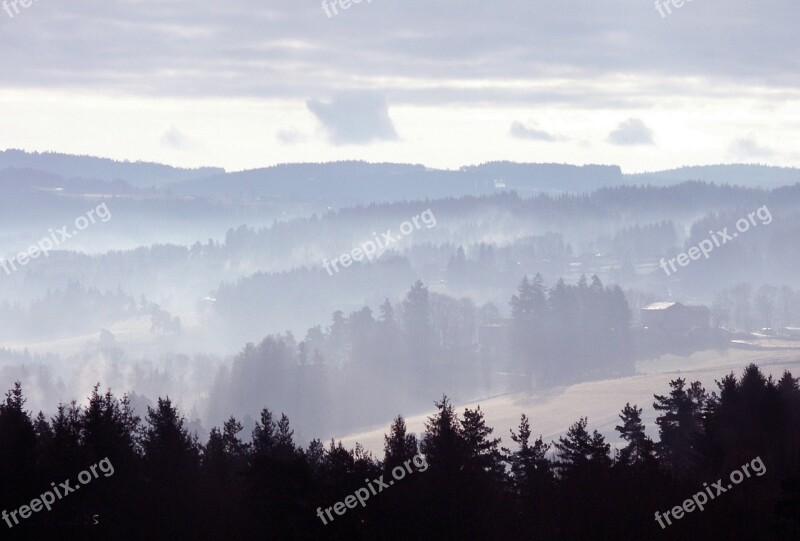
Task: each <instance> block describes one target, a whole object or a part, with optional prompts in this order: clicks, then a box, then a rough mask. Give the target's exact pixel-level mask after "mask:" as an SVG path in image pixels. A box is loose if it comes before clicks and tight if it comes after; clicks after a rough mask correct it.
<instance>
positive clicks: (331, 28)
mask: <svg viewBox="0 0 800 541" xmlns="http://www.w3.org/2000/svg"><path fill="white" fill-rule="evenodd" d="M402 5H403V7H402V8H400V7H398V6H399V4H396V3H392V2H383V3H379V2H372V4H371V5H369V6H366V5H361V6H360V7H359V8H358V9H350V10H348V11H347V12H340V13H339V15H338V17H336V19H335V20H331V19H329V18H328V17H326V15H325V12H324V11H323V9H322V8H321V6H320V4H319V3H317V2H311V3H306V2H268V3H253V2H251V1H246V0H229V1H227V2H224V3H220V2H219V1H218V0H195V1H194V2H193V3H192V9H185V7H184V6H183V5H182V4H181V3H179V2H164V1H159V0H136V1H133V0H103V1H99V0H92V1H87V2H51V3H49V4H45V3H38V4H36V5H35V6H34V7H32V8H31V9H29V10H27V11H26V12H25V13H24V14H22V15H21V16H19V17H15V18H14V20H13V21H12V20H10V19H8V18H7V17H5V21H0V26H2V32H0V49H2V51H3V54H2V55H0V73H2V74H3V80H2V83H0V88H25V89H28V88H38V89H57V90H58V89H74V88H80V89H89V90H98V91H104V90H108V89H114V90H116V91H118V92H123V93H128V94H134V95H148V96H165V95H170V96H203V97H208V96H212V97H218V96H241V95H246V96H251V97H252V96H257V97H259V98H262V99H263V98H270V97H271V98H288V99H293V100H298V101H300V100H303V99H305V98H307V97H308V96H313V95H315V93H316V92H318V89H320V88H331V89H337V90H345V89H347V88H349V89H355V88H359V87H366V86H365V85H370V88H375V89H379V90H380V91H381V92H383V93H384V94H385V95H389V96H391V99H392V103H393V104H399V103H403V104H406V103H416V104H421V103H425V104H430V103H436V104H448V105H451V104H453V103H455V102H457V101H461V102H465V101H467V100H471V101H473V102H479V101H480V102H481V103H486V102H494V103H498V104H500V103H502V104H507V103H509V102H510V100H511V99H513V100H515V101H516V102H517V103H534V102H537V103H542V102H561V103H564V102H572V103H576V104H578V105H583V106H585V107H587V108H590V107H596V106H597V105H598V104H602V102H603V101H604V100H620V101H622V100H624V99H630V100H635V99H643V98H648V97H649V98H651V99H650V101H651V103H653V107H657V106H658V103H657V100H656V98H657V97H658V96H660V95H664V94H669V93H670V86H671V85H673V84H674V85H675V86H676V87H677V88H678V89H679V91H680V92H682V93H684V94H696V95H704V94H707V93H708V90H709V88H720V87H722V86H724V87H726V88H731V87H734V88H735V87H741V86H743V84H744V83H747V82H749V83H751V84H750V86H753V87H759V88H764V87H773V88H776V89H778V88H779V89H784V90H785V91H787V92H791V93H794V92H795V89H796V88H797V87H798V86H800V69H798V68H799V67H800V60H798V59H799V58H800V57H799V56H798V46H799V44H798V40H797V39H796V21H797V20H798V17H800V2H788V1H785V0H784V1H780V2H779V1H774V2H758V3H756V2H753V1H752V0H727V1H726V2H725V9H724V10H721V9H719V6H718V5H716V4H715V3H714V2H704V3H701V2H693V3H691V5H689V4H687V6H686V8H684V9H687V10H691V14H689V12H688V11H686V12H682V13H681V14H680V16H677V15H675V16H673V17H672V18H670V20H669V21H668V22H666V21H665V20H664V19H662V18H661V17H660V16H659V14H658V11H657V10H656V9H654V7H653V5H652V4H650V3H642V2H641V1H640V0H618V1H616V2H586V0H562V1H559V2H537V3H536V5H535V7H532V4H531V2H530V0H509V1H508V2H504V3H502V5H498V4H496V3H489V2H479V1H477V0H465V2H464V4H463V8H462V4H455V3H453V2H430V1H429V0H408V1H407V2H403V4H402ZM3 15H4V14H3ZM684 15H686V16H684ZM689 15H691V16H689ZM0 19H2V17H0ZM64 21H69V24H64ZM743 21H747V23H746V24H744V23H743ZM6 23H8V24H6ZM20 43H24V44H25V46H24V47H20V46H19V44H20ZM331 43H337V44H340V45H341V48H339V47H337V48H336V49H335V50H334V49H332V48H331ZM653 51H669V54H659V55H658V56H657V58H656V59H655V60H654V56H653ZM615 76H619V77H620V78H623V79H624V81H623V82H624V83H625V84H606V85H603V84H595V83H597V82H602V81H607V80H609V79H612V80H613V78H614V77H615ZM692 78H696V79H699V80H700V81H699V83H698V84H696V85H689V84H688V83H687V80H688V81H692V80H694V79H692ZM639 80H644V81H645V82H646V83H648V87H649V94H648V95H646V96H645V95H642V93H641V92H639V90H640V89H639V88H634V86H635V85H633V84H631V83H632V82H633V83H636V82H637V81H639ZM708 81H716V82H717V83H720V84H716V85H714V86H713V87H712V86H709V82H708ZM486 82H489V83H490V84H483V83H486ZM476 83H482V84H476ZM520 83H524V85H522V84H520ZM528 83H530V84H528ZM537 83H544V84H542V85H540V86H537Z"/></svg>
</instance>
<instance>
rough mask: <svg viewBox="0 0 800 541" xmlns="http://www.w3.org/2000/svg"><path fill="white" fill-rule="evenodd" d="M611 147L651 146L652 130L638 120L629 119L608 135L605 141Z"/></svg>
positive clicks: (652, 142)
mask: <svg viewBox="0 0 800 541" xmlns="http://www.w3.org/2000/svg"><path fill="white" fill-rule="evenodd" d="M606 141H608V142H609V143H611V144H612V145H652V144H655V143H654V141H653V130H651V129H650V128H648V127H647V126H646V125H645V123H644V122H642V120H641V119H639V118H629V119H628V120H626V121H625V122H621V123H620V125H619V126H617V129H615V130H614V131H612V132H611V133H609V134H608V138H607V139H606Z"/></svg>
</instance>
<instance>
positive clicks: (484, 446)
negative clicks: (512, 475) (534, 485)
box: [459, 406, 504, 478]
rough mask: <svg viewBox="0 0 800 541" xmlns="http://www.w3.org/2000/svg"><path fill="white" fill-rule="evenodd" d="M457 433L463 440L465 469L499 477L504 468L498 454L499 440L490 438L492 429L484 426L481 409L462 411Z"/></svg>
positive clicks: (500, 456) (484, 421)
mask: <svg viewBox="0 0 800 541" xmlns="http://www.w3.org/2000/svg"><path fill="white" fill-rule="evenodd" d="M459 422H460V425H461V426H460V428H459V433H460V435H461V439H462V440H463V445H464V452H465V459H466V461H467V464H466V466H467V469H468V470H469V471H473V472H485V473H489V474H491V475H493V476H495V477H498V478H499V477H501V476H502V474H503V472H504V468H503V464H502V459H503V457H502V455H501V453H500V449H499V447H498V446H499V444H500V439H499V438H494V439H492V438H490V436H491V435H492V432H494V429H493V428H490V427H488V426H486V420H485V419H484V416H483V412H482V411H481V407H480V406H478V407H477V408H475V409H474V410H471V409H469V408H465V409H464V415H463V416H462V418H461V419H460V421H459Z"/></svg>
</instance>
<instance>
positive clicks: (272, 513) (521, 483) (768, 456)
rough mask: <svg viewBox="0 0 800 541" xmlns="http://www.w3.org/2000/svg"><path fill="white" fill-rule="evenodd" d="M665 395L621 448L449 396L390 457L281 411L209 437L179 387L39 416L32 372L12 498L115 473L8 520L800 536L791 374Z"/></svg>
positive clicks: (320, 530) (632, 421) (170, 529)
mask: <svg viewBox="0 0 800 541" xmlns="http://www.w3.org/2000/svg"><path fill="white" fill-rule="evenodd" d="M653 406H654V408H655V409H656V411H657V412H658V418H657V419H656V425H657V427H658V438H657V440H653V439H651V438H650V437H649V436H648V434H647V433H646V430H645V426H644V424H643V422H642V409H641V408H639V407H637V405H631V404H626V405H625V407H624V408H623V409H622V411H621V413H620V414H619V423H618V424H617V426H616V431H617V432H618V433H619V436H620V440H621V441H622V445H619V446H616V447H615V448H614V449H613V451H612V447H611V445H610V444H609V443H608V442H607V441H606V439H605V438H604V437H603V435H601V434H600V433H599V432H598V431H596V430H594V431H590V430H589V428H588V420H587V419H586V418H581V419H579V420H577V421H576V422H575V423H574V424H573V425H572V426H570V427H569V429H568V430H567V431H566V433H565V434H564V435H563V436H561V437H559V438H558V439H557V440H556V441H553V442H545V441H544V440H543V438H542V436H539V437H534V435H535V431H534V427H532V426H531V424H530V420H529V419H528V418H527V417H526V416H525V415H522V416H521V419H520V423H519V426H518V428H517V429H516V430H512V431H511V433H510V434H509V437H510V442H511V444H510V448H506V447H504V446H503V445H501V444H502V441H501V438H499V437H495V436H494V434H493V429H492V428H491V427H490V426H488V425H487V423H486V420H485V418H484V413H483V411H482V410H481V409H480V407H476V408H474V409H471V408H466V409H465V410H464V411H463V413H461V414H459V413H457V412H456V409H455V407H454V406H453V404H452V403H451V401H450V400H449V399H448V398H447V397H446V396H444V397H443V398H442V399H441V400H439V401H437V402H436V411H435V412H434V413H433V414H432V415H431V416H430V417H429V418H428V420H427V422H426V425H425V432H424V434H423V435H422V437H421V439H420V440H419V441H418V440H417V437H416V436H415V435H414V434H411V433H409V431H408V430H407V427H406V424H405V421H404V419H403V417H402V416H398V417H397V418H396V419H395V420H394V421H393V422H392V424H391V426H390V427H389V430H388V433H387V434H386V436H385V445H384V456H383V459H382V460H379V459H377V458H376V457H374V456H373V455H372V454H371V453H370V452H367V451H365V450H364V449H363V448H362V447H361V446H360V445H356V447H355V448H354V449H346V448H345V447H344V446H343V445H342V444H341V442H339V443H337V442H335V441H331V442H330V443H329V444H323V442H321V441H320V440H318V439H315V440H312V441H311V442H310V443H309V444H308V445H307V446H303V445H301V444H300V443H299V442H297V441H296V438H295V437H294V430H293V428H292V427H291V425H290V422H289V419H288V418H287V417H286V416H285V415H280V416H278V415H276V414H274V413H273V412H271V411H270V410H268V409H264V410H262V411H261V413H260V415H259V419H258V421H257V422H256V424H255V427H254V429H253V430H252V432H251V433H250V434H249V435H245V434H242V424H241V423H240V422H239V421H238V420H237V419H235V418H234V417H231V418H229V419H228V420H227V421H226V422H225V423H224V424H223V425H222V426H221V427H219V428H214V429H212V430H211V433H210V435H209V437H208V439H207V440H206V441H205V442H200V441H198V439H197V436H196V435H193V434H190V433H189V431H188V430H187V428H186V423H185V420H184V418H183V417H182V415H181V414H180V412H179V411H178V410H177V408H176V406H175V405H174V404H173V403H172V402H171V401H170V400H169V398H160V399H159V400H158V403H157V405H156V406H155V407H153V408H148V411H147V414H146V415H145V417H144V419H143V420H141V419H140V418H139V417H138V415H137V414H136V412H134V411H133V409H132V408H131V406H130V402H129V401H128V399H127V397H124V396H123V397H122V398H117V397H115V396H114V395H113V394H112V393H111V392H110V391H108V392H105V393H102V392H101V391H100V389H99V385H98V386H96V387H95V388H94V389H93V391H92V393H91V395H90V396H89V399H88V402H87V403H86V404H85V405H78V404H77V403H75V402H72V403H71V404H67V405H65V404H59V405H58V408H57V410H56V413H55V415H53V416H52V417H50V418H47V417H46V416H45V415H44V414H42V413H39V414H38V415H35V416H34V415H33V414H32V413H31V412H29V411H27V410H26V409H25V398H24V396H23V391H22V388H21V386H20V385H19V384H17V385H16V386H15V387H14V388H13V389H11V390H10V391H8V392H7V393H6V396H5V400H4V401H3V402H2V404H0V481H1V482H0V508H2V509H5V510H12V509H16V508H18V507H19V506H21V505H24V504H26V503H27V502H29V501H30V500H31V499H32V498H34V497H36V496H38V495H39V494H41V493H42V492H44V491H45V490H48V489H49V487H50V483H51V482H57V481H62V480H65V479H70V478H71V479H74V477H75V475H76V474H77V473H78V472H79V471H81V470H83V469H85V468H86V467H87V466H88V465H90V464H93V463H96V462H99V461H100V460H102V459H103V458H106V457H107V458H108V459H109V460H110V462H111V463H112V464H113V466H114V469H115V475H113V476H111V477H108V478H101V479H98V480H96V481H95V482H93V483H92V484H91V485H89V486H86V487H83V490H81V491H80V492H79V493H78V492H76V493H74V494H70V495H69V496H67V497H65V498H64V499H62V500H59V501H58V502H57V503H56V504H55V505H54V507H53V510H52V511H49V512H40V513H37V514H35V515H34V516H33V517H31V518H30V519H28V520H26V521H23V522H22V523H21V524H19V525H15V526H14V527H13V528H12V529H10V530H8V528H7V526H6V525H5V524H0V528H2V529H3V530H4V535H3V537H4V538H13V537H14V536H17V537H18V538H27V539H58V538H68V539H75V538H97V539H120V540H125V539H265V538H266V539H286V540H317V539H319V540H322V539H332V540H349V541H352V540H372V539H376V540H377V539H423V540H425V539H430V540H437V541H438V540H461V539H508V540H516V539H520V540H523V539H524V540H530V539H540V540H565V541H566V540H575V539H581V540H593V539H597V540H601V539H602V540H607V539H620V540H627V539H630V540H637V541H640V540H642V539H657V538H663V539H748V540H750V539H752V540H772V539H775V540H777V539H792V538H797V536H798V534H800V460H798V458H800V430H798V429H800V386H798V380H797V379H795V378H794V377H792V375H791V374H790V373H788V372H786V373H784V375H783V376H782V377H781V378H780V380H778V381H774V380H773V379H772V378H771V377H769V378H767V377H765V376H764V375H763V374H762V372H761V371H760V370H759V368H758V367H756V366H755V365H751V366H749V367H747V368H746V369H745V371H744V373H743V374H742V376H741V377H739V378H737V377H736V376H735V375H733V374H730V375H728V376H726V377H725V378H723V379H722V380H721V381H719V382H717V389H716V390H715V391H713V392H711V393H709V392H708V391H706V390H705V388H704V387H703V386H702V384H701V383H700V382H691V383H689V382H687V381H686V380H684V379H682V378H678V379H675V380H673V381H671V382H670V388H669V392H668V393H667V394H664V395H655V396H654V404H653ZM248 436H249V437H248ZM419 453H421V454H422V455H423V456H424V457H425V460H426V461H427V463H428V468H427V469H426V471H425V472H424V473H418V474H415V475H413V476H408V477H407V478H406V479H403V480H402V481H397V482H396V483H395V484H394V486H393V487H392V488H391V490H387V491H385V492H381V493H380V494H377V495H375V496H373V497H371V498H370V499H369V502H368V503H367V504H366V506H365V507H363V508H362V507H357V508H356V509H354V510H352V511H350V512H348V513H347V514H346V515H344V516H341V517H337V518H336V520H335V521H333V522H330V523H328V524H323V523H322V522H321V521H320V520H319V519H318V516H317V508H318V507H322V508H325V507H327V506H329V505H332V504H333V503H334V502H337V501H341V500H343V499H344V498H345V497H346V496H347V495H349V494H352V493H354V492H355V491H356V490H357V489H358V488H360V487H362V486H364V483H365V479H376V478H379V476H381V475H384V476H385V478H386V479H391V477H390V476H389V472H391V471H392V469H393V468H395V467H396V466H399V465H402V464H404V463H405V462H406V461H408V460H409V459H412V458H413V457H414V456H415V455H417V454H419ZM757 456H758V457H760V458H761V460H762V461H763V464H764V465H765V468H766V473H765V475H763V476H760V477H754V478H753V479H752V480H749V481H748V483H743V484H742V485H739V486H737V487H736V488H735V489H730V490H729V491H728V492H727V493H726V494H725V495H724V497H721V498H718V499H716V500H714V501H713V502H712V503H711V504H709V505H707V506H706V509H705V510H704V511H702V512H695V513H692V514H691V515H688V516H686V517H684V519H682V520H681V521H680V522H678V523H676V524H673V525H672V526H671V527H670V528H668V529H666V530H662V529H661V528H660V526H659V525H658V523H657V522H656V521H655V518H654V516H655V512H656V511H659V510H664V509H670V508H672V507H674V506H676V505H680V504H681V503H682V502H683V501H684V500H685V499H686V498H688V497H690V496H691V494H693V493H695V492H697V490H698V489H701V487H702V485H703V483H704V482H709V483H710V482H712V481H714V480H716V479H718V478H722V477H724V476H726V475H727V474H728V473H729V472H730V471H731V470H733V469H735V468H737V467H739V466H740V465H741V464H742V463H744V462H747V461H750V460H752V459H753V458H755V457H757ZM90 519H91V520H90ZM94 522H96V523H97V524H95V523H94Z"/></svg>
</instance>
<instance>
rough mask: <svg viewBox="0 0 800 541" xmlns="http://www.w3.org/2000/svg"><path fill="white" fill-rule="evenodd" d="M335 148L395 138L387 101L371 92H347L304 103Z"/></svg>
mask: <svg viewBox="0 0 800 541" xmlns="http://www.w3.org/2000/svg"><path fill="white" fill-rule="evenodd" d="M306 105H307V106H308V110H309V111H311V112H312V113H313V114H314V116H316V117H317V120H319V121H320V123H321V124H322V126H323V128H324V129H325V131H326V133H327V135H328V138H329V140H330V142H332V143H333V144H337V145H345V144H367V143H370V142H373V141H391V140H394V139H397V132H396V131H395V129H394V125H393V124H392V119H391V118H389V107H388V105H387V104H386V99H385V98H384V97H383V96H381V95H380V94H376V93H374V92H348V93H341V94H338V95H336V96H335V97H334V98H333V99H331V100H329V101H320V100H309V101H308V102H306Z"/></svg>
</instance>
